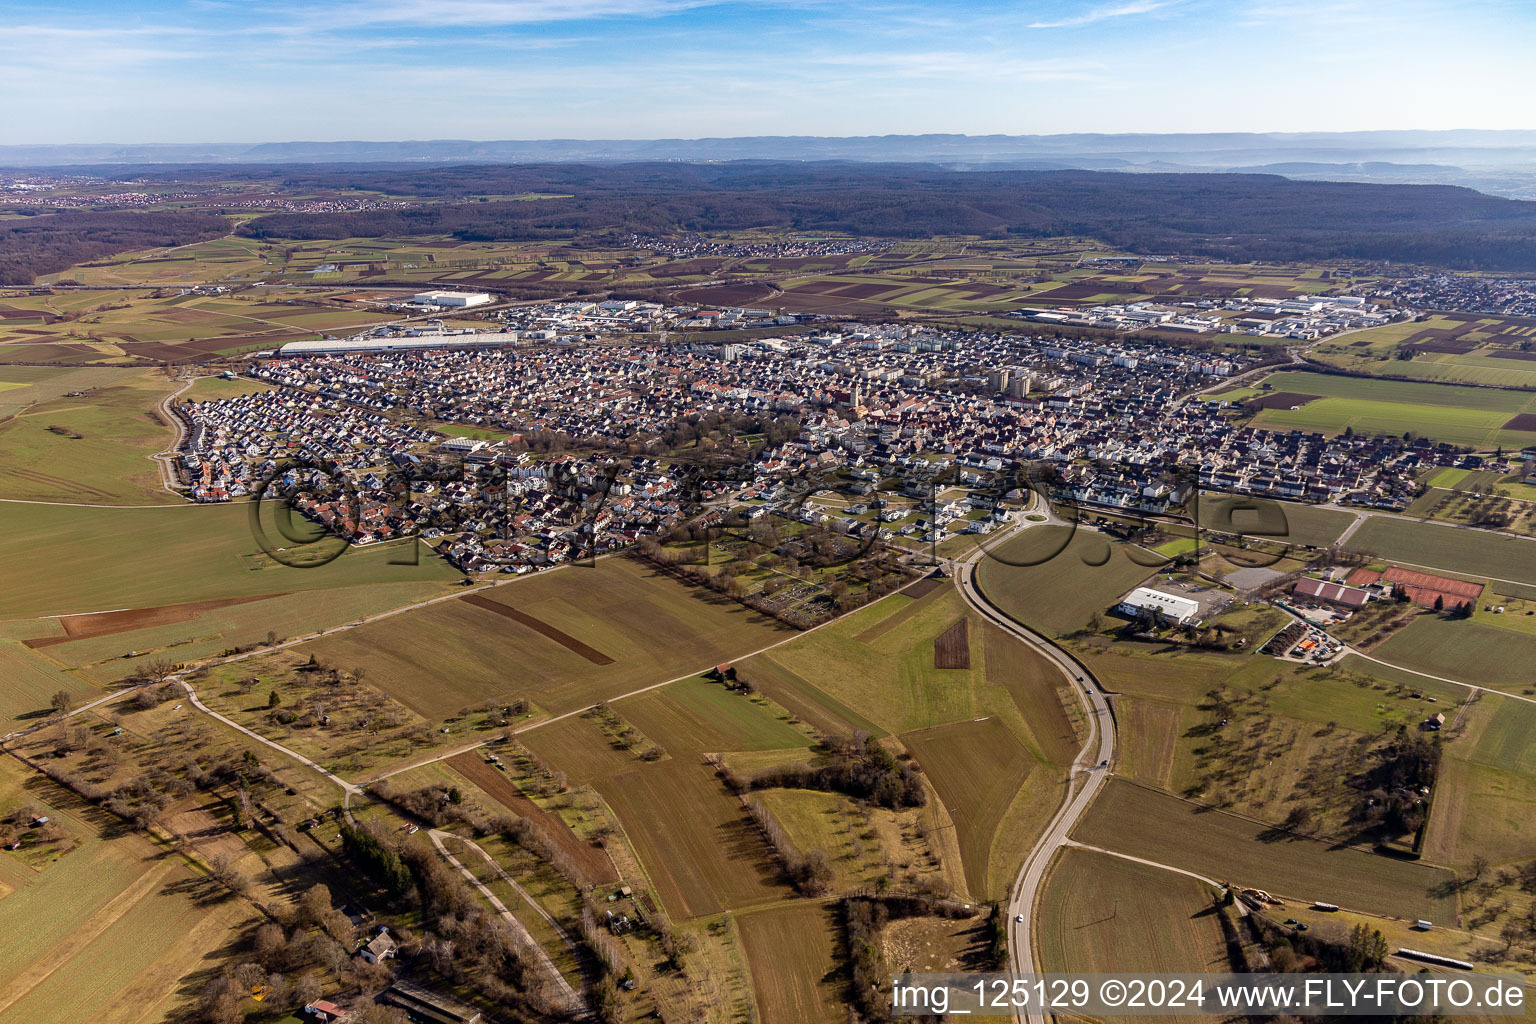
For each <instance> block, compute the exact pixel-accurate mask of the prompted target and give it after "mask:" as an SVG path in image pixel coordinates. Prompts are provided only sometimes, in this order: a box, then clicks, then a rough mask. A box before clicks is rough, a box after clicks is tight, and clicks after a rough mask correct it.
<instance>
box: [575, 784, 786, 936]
mask: <svg viewBox="0 0 1536 1024" xmlns="http://www.w3.org/2000/svg"><path fill="white" fill-rule="evenodd" d="M595 785H596V787H597V791H598V792H599V793H601V794H602V795H603V798H604V799H605V800H606V801H607V802H608V805H609V806H610V807H612V808H613V810H614V813H615V814H617V815H618V818H619V822H620V823H621V824H622V825H623V827H624V832H625V834H626V835H628V836H629V838H630V841H631V842H632V843H634V846H635V852H636V853H638V854H639V856H640V861H641V863H642V864H643V865H644V866H645V870H646V873H647V874H648V875H649V877H650V880H651V884H652V886H653V887H654V888H655V890H656V894H657V896H658V898H659V899H660V900H661V903H662V905H663V906H664V907H665V908H666V909H667V912H668V913H669V914H671V915H673V916H674V917H675V918H678V919H686V918H693V917H704V916H710V915H714V914H718V913H720V912H721V911H723V910H728V909H743V908H746V907H750V906H754V905H757V904H764V903H771V902H777V901H779V900H783V899H786V898H787V897H788V895H789V890H788V889H787V888H785V887H784V886H783V885H782V884H780V881H779V867H778V865H777V863H775V861H774V860H773V854H772V851H771V850H770V849H769V847H768V844H767V842H766V841H765V840H764V839H763V838H762V835H761V834H760V833H759V832H758V830H757V828H756V826H754V825H753V824H752V821H751V819H750V818H748V817H747V814H746V811H745V810H744V809H743V808H742V806H741V803H740V801H739V800H737V799H736V798H735V797H734V796H731V795H730V794H729V793H728V792H726V789H725V787H724V786H723V785H722V784H721V782H720V780H719V779H718V778H717V777H716V775H715V772H714V769H712V768H711V767H709V766H708V765H707V764H704V763H702V762H701V761H697V760H694V759H692V758H685V759H673V760H667V761H661V762H657V763H656V764H650V765H642V766H640V767H637V768H635V769H633V770H631V771H628V772H624V773H622V774H619V775H612V776H608V777H606V778H602V779H598V780H597V781H596V783H595Z"/></svg>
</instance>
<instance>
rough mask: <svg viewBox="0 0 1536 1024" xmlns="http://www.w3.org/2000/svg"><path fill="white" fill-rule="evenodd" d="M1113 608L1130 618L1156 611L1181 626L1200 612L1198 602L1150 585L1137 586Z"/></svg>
mask: <svg viewBox="0 0 1536 1024" xmlns="http://www.w3.org/2000/svg"><path fill="white" fill-rule="evenodd" d="M1115 610H1116V611H1118V612H1119V613H1120V614H1122V615H1129V616H1131V617H1132V618H1138V617H1140V616H1142V615H1145V614H1149V613H1151V612H1154V611H1158V612H1162V613H1163V618H1165V619H1167V620H1169V621H1170V622H1176V623H1178V624H1179V625H1181V626H1182V625H1184V623H1186V622H1189V621H1191V620H1193V619H1194V618H1195V616H1197V615H1199V614H1200V602H1199V601H1191V600H1190V599H1189V598H1187V597H1179V596H1178V595H1176V594H1165V593H1163V592H1162V591H1161V590H1153V589H1152V588H1150V587H1137V588H1136V589H1135V590H1133V591H1131V592H1130V593H1129V594H1128V595H1126V597H1125V599H1124V600H1122V601H1121V602H1120V603H1119V604H1118V605H1116V606H1115Z"/></svg>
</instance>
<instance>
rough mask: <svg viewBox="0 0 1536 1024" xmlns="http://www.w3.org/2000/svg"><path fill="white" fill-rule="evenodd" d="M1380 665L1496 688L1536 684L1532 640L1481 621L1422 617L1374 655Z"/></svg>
mask: <svg viewBox="0 0 1536 1024" xmlns="http://www.w3.org/2000/svg"><path fill="white" fill-rule="evenodd" d="M1374 654H1375V656H1376V657H1378V658H1380V659H1381V660H1382V661H1385V662H1388V663H1390V664H1393V665H1400V666H1402V667H1403V668H1408V669H1415V670H1417V671H1419V672H1428V673H1429V674H1430V675H1432V676H1441V677H1443V678H1445V679H1455V680H1458V681H1460V682H1465V683H1475V684H1477V685H1480V686H1491V687H1493V688H1494V689H1500V690H1510V691H1512V692H1519V691H1521V690H1529V689H1531V688H1532V686H1533V684H1536V673H1533V669H1532V666H1533V665H1536V636H1532V635H1531V634H1529V633H1517V632H1515V631H1513V630H1508V629H1499V628H1498V627H1496V626H1485V625H1483V624H1482V623H1481V622H1469V621H1465V620H1453V619H1445V618H1441V617H1440V616H1437V615H1420V616H1419V617H1418V618H1416V619H1414V620H1413V621H1412V622H1410V623H1409V624H1408V625H1407V626H1405V627H1403V628H1402V629H1400V630H1398V631H1397V632H1396V633H1394V634H1392V636H1391V637H1390V638H1389V639H1388V640H1387V642H1386V643H1384V644H1382V645H1381V646H1380V647H1379V648H1377V649H1376V651H1375V652H1374Z"/></svg>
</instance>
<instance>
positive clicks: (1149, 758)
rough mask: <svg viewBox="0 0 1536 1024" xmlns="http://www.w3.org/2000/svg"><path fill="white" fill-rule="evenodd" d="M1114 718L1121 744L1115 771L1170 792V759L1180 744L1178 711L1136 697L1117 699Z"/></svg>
mask: <svg viewBox="0 0 1536 1024" xmlns="http://www.w3.org/2000/svg"><path fill="white" fill-rule="evenodd" d="M1114 705H1115V715H1116V717H1117V718H1118V719H1119V723H1120V737H1121V739H1122V741H1123V744H1122V747H1121V753H1120V763H1119V766H1118V768H1117V769H1116V770H1117V771H1119V772H1120V773H1122V774H1124V775H1128V776H1129V777H1131V778H1133V779H1135V780H1136V781H1137V782H1145V783H1147V784H1148V785H1152V786H1156V787H1158V788H1159V789H1171V788H1172V778H1173V757H1174V753H1175V752H1176V751H1177V749H1178V742H1179V709H1178V708H1177V707H1172V706H1170V705H1168V704H1162V703H1159V702H1156V701H1150V700H1143V699H1141V698H1139V697H1124V696H1122V697H1116V698H1115V700H1114Z"/></svg>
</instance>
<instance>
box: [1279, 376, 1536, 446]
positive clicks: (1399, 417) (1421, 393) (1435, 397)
mask: <svg viewBox="0 0 1536 1024" xmlns="http://www.w3.org/2000/svg"><path fill="white" fill-rule="evenodd" d="M1264 384H1265V385H1266V386H1268V387H1271V388H1273V389H1274V391H1275V392H1283V393H1285V394H1288V395H1291V396H1293V398H1292V403H1291V404H1292V405H1294V406H1296V407H1295V408H1292V407H1290V406H1287V407H1285V408H1265V409H1261V410H1260V411H1259V412H1258V413H1257V414H1256V415H1255V416H1254V417H1253V418H1252V420H1250V424H1251V425H1252V426H1255V427H1264V428H1268V429H1272V430H1309V431H1319V432H1321V433H1324V434H1330V435H1332V434H1342V433H1344V431H1345V430H1352V431H1354V432H1355V433H1357V434H1391V435H1400V434H1404V433H1412V434H1413V435H1414V436H1415V437H1426V438H1429V439H1430V440H1433V441H1444V442H1447V443H1449V444H1458V445H1470V446H1473V447H1476V448H1493V447H1495V446H1497V445H1503V446H1505V447H1515V448H1518V447H1521V446H1522V445H1528V444H1532V443H1536V420H1532V421H1530V425H1529V426H1528V425H1526V423H1527V421H1524V420H1519V421H1517V417H1521V416H1524V415H1525V414H1527V413H1532V412H1536V395H1533V394H1530V393H1527V392H1519V391H1506V390H1498V389H1494V388H1487V387H1465V386H1458V385H1455V384H1434V383H1427V382H1417V381H1399V380H1382V379H1370V378H1361V377H1339V376H1332V375H1329V374H1323V373H1309V372H1305V371H1296V370H1282V371H1280V372H1279V373H1274V374H1271V375H1270V376H1269V377H1267V378H1265V380H1264ZM1258 401H1261V399H1254V400H1253V402H1258ZM1250 404H1251V403H1250Z"/></svg>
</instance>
